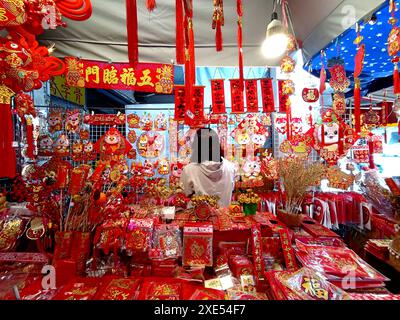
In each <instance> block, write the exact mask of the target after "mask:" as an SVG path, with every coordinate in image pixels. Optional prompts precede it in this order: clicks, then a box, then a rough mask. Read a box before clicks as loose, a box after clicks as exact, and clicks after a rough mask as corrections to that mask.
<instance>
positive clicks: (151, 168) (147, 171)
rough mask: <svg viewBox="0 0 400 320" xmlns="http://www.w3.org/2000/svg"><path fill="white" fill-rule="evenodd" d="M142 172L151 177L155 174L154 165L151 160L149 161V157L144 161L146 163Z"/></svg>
mask: <svg viewBox="0 0 400 320" xmlns="http://www.w3.org/2000/svg"><path fill="white" fill-rule="evenodd" d="M142 174H143V176H145V177H148V178H151V177H153V176H154V175H155V172H154V165H153V163H152V162H151V161H149V160H147V159H146V160H145V161H144V164H143V167H142Z"/></svg>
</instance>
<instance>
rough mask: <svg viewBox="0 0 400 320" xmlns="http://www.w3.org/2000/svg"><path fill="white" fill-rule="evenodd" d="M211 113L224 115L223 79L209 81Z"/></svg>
mask: <svg viewBox="0 0 400 320" xmlns="http://www.w3.org/2000/svg"><path fill="white" fill-rule="evenodd" d="M211 98H212V113H214V114H220V113H226V107H225V89H224V79H212V80H211Z"/></svg>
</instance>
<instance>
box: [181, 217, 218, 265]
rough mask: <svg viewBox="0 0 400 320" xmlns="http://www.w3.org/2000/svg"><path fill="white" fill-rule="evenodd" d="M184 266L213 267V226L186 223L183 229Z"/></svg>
mask: <svg viewBox="0 0 400 320" xmlns="http://www.w3.org/2000/svg"><path fill="white" fill-rule="evenodd" d="M182 263H183V265H184V266H193V267H195V266H212V265H213V226H212V225H211V224H207V223H187V224H185V226H184V228H183V261H182Z"/></svg>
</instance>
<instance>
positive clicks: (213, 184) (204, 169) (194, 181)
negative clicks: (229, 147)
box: [181, 159, 236, 207]
mask: <svg viewBox="0 0 400 320" xmlns="http://www.w3.org/2000/svg"><path fill="white" fill-rule="evenodd" d="M235 177H236V168H235V165H234V164H233V163H232V162H230V161H228V160H226V159H222V162H214V161H206V162H203V163H201V164H200V163H190V164H189V165H187V166H186V167H185V168H184V169H183V172H182V175H181V182H182V184H183V190H184V192H185V194H186V195H187V196H190V195H192V194H193V193H194V194H195V195H209V196H218V197H219V202H218V204H219V206H220V207H228V206H229V205H230V203H231V198H232V192H233V189H234V187H235Z"/></svg>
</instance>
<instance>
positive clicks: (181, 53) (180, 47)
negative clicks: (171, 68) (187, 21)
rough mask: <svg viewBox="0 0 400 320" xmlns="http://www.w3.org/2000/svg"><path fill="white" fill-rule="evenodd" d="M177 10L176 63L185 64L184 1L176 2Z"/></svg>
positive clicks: (178, 0)
mask: <svg viewBox="0 0 400 320" xmlns="http://www.w3.org/2000/svg"><path fill="white" fill-rule="evenodd" d="M175 9H176V15H175V18H176V25H175V29H176V63H177V64H184V63H185V44H184V43H185V35H184V32H183V28H182V25H183V23H184V19H183V4H182V0H175Z"/></svg>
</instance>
